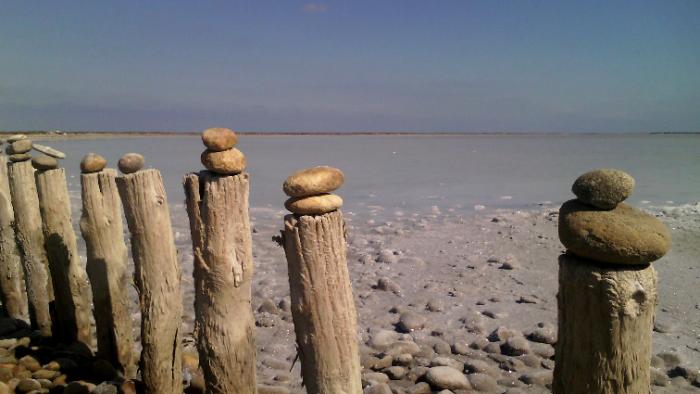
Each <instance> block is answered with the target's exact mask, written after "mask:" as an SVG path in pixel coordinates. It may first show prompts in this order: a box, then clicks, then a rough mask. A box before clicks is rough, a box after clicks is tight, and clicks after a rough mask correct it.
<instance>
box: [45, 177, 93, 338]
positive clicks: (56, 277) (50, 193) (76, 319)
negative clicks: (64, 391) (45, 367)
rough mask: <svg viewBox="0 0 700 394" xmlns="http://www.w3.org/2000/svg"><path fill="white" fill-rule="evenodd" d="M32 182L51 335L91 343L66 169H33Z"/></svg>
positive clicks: (84, 277)
mask: <svg viewBox="0 0 700 394" xmlns="http://www.w3.org/2000/svg"><path fill="white" fill-rule="evenodd" d="M36 185H37V191H38V193H39V207H40V208H41V219H42V222H43V229H44V240H45V244H44V245H45V248H46V256H47V257H48V260H49V272H50V273H51V281H52V283H53V288H54V296H55V298H56V300H55V306H56V316H55V322H54V323H55V327H54V337H55V338H56V339H58V340H60V341H63V342H65V343H71V342H74V341H76V340H78V341H80V342H83V343H84V344H86V345H88V346H91V345H92V335H91V326H90V298H89V294H88V293H89V291H90V285H89V283H88V281H87V275H86V274H85V269H83V267H81V265H80V260H79V257H78V244H77V240H76V238H75V232H74V231H73V225H72V224H71V206H70V197H69V195H68V186H67V184H66V172H65V170H64V169H63V168H56V169H53V170H47V171H37V172H36Z"/></svg>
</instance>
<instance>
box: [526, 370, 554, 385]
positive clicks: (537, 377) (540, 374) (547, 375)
mask: <svg viewBox="0 0 700 394" xmlns="http://www.w3.org/2000/svg"><path fill="white" fill-rule="evenodd" d="M520 380H521V381H522V382H523V383H525V384H538V385H540V386H547V385H549V384H551V383H552V371H534V372H526V373H524V374H522V375H520Z"/></svg>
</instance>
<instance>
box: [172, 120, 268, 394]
mask: <svg viewBox="0 0 700 394" xmlns="http://www.w3.org/2000/svg"><path fill="white" fill-rule="evenodd" d="M237 140H238V139H237V137H236V134H235V133H234V132H233V131H232V130H230V129H226V128H211V129H207V130H205V131H204V132H203V133H202V142H203V143H204V145H205V146H206V148H207V149H206V150H205V151H204V152H203V153H202V155H201V161H202V164H203V165H204V167H205V168H206V169H207V171H201V172H198V173H191V174H188V175H186V176H185V178H184V182H183V184H184V188H185V195H186V203H187V213H188V216H189V219H190V231H191V234H192V249H193V255H194V286H195V304H194V310H195V336H196V341H197V349H198V353H199V365H200V366H201V369H202V372H203V375H204V379H203V380H204V382H205V383H204V385H205V386H206V389H205V390H202V391H206V392H207V393H221V394H224V393H241V394H254V393H256V392H257V386H256V376H255V368H256V348H255V336H254V332H253V330H254V327H255V320H254V318H253V311H252V309H251V284H252V276H253V248H252V236H251V228H250V218H249V214H248V194H249V176H248V174H247V173H245V172H244V170H245V168H246V160H245V155H243V153H242V152H241V151H239V150H238V149H236V148H235V147H234V146H235V145H236V143H237ZM191 372H192V373H194V374H196V373H198V372H197V371H191ZM195 383H196V379H193V380H192V383H191V384H190V388H192V386H193V385H195ZM201 389H203V388H201Z"/></svg>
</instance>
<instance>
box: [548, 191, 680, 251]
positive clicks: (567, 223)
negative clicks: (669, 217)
mask: <svg viewBox="0 0 700 394" xmlns="http://www.w3.org/2000/svg"><path fill="white" fill-rule="evenodd" d="M559 240H560V241H561V243H562V244H564V246H566V248H567V249H568V250H569V251H571V252H573V253H574V254H576V255H578V256H581V257H586V258H589V259H592V260H596V261H600V262H605V263H614V264H647V263H651V262H652V261H656V260H658V259H660V258H661V257H663V256H664V255H665V254H666V252H668V250H669V248H670V247H671V235H670V233H669V231H668V229H667V228H666V226H665V225H664V224H663V223H662V222H661V221H660V220H658V219H657V218H655V217H654V216H651V215H649V214H647V213H645V212H642V211H641V210H639V209H636V208H634V207H632V206H629V205H627V204H625V203H620V204H618V205H617V207H615V209H612V210H610V211H601V210H598V209H596V208H592V207H590V206H588V205H585V204H583V203H581V202H579V201H578V200H569V201H567V202H565V203H564V204H563V205H562V206H561V209H559Z"/></svg>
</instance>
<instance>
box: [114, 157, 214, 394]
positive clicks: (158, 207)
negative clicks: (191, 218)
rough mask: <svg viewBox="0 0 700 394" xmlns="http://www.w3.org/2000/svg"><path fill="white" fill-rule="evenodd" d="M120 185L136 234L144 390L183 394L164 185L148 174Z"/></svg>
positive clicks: (177, 297) (176, 285) (176, 286)
mask: <svg viewBox="0 0 700 394" xmlns="http://www.w3.org/2000/svg"><path fill="white" fill-rule="evenodd" d="M116 183H117V188H118V189H119V195H120V196H121V200H122V204H123V206H124V213H125V216H126V222H127V224H128V227H129V232H130V233H131V252H132V255H133V259H134V270H135V275H134V276H135V278H134V279H135V280H134V282H135V284H136V288H137V290H138V292H139V301H140V305H141V345H142V347H143V350H142V352H141V361H140V366H141V373H142V378H143V382H144V385H145V389H146V392H147V393H154V394H155V393H158V394H171V393H173V394H174V393H178V394H181V393H182V344H181V337H182V333H181V332H180V326H181V323H182V322H181V320H182V297H181V294H180V267H179V265H178V261H177V250H176V249H175V243H174V240H173V231H172V226H171V223H170V211H169V209H168V201H167V196H166V194H165V188H164V187H163V180H162V178H161V175H160V172H159V171H158V170H155V169H148V170H143V171H138V172H135V173H133V174H128V175H124V176H122V177H118V178H117V179H116ZM220 351H225V350H224V349H221V350H220Z"/></svg>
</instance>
